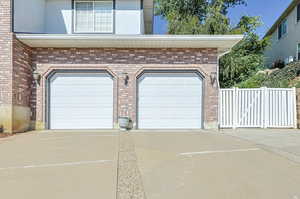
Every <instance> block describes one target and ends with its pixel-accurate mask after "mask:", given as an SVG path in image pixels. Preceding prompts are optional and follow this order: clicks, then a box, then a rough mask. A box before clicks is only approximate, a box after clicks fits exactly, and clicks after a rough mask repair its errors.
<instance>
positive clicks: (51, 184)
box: [0, 132, 118, 199]
mask: <svg viewBox="0 0 300 199" xmlns="http://www.w3.org/2000/svg"><path fill="white" fill-rule="evenodd" d="M117 155H118V136H117V134H116V133H98V132H59V133H28V134H22V135H19V136H14V137H10V138H7V139H3V140H2V139H1V140H0V194H1V197H0V198H9V199H21V198H24V199H29V198H30V199H41V198H43V199H54V198H57V199H60V198H61V199H67V198H70V199H71V198H72V199H77V198H78V199H83V198H95V199H96V198H97V199H99V198H105V199H112V198H115V197H116V184H117V183H116V181H117V176H116V170H117Z"/></svg>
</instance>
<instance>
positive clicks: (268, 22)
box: [154, 0, 292, 37]
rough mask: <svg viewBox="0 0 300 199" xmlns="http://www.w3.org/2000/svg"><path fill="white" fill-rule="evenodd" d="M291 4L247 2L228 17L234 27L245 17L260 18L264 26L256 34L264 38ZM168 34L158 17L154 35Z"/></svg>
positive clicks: (282, 1) (279, 0) (268, 0)
mask: <svg viewBox="0 0 300 199" xmlns="http://www.w3.org/2000/svg"><path fill="white" fill-rule="evenodd" d="M291 2H292V0H247V6H236V7H234V8H231V9H230V10H229V14H228V16H229V17H230V19H231V24H233V25H234V24H236V23H237V22H238V21H239V19H240V17H241V16H243V15H249V16H260V17H261V20H262V22H263V25H262V26H261V27H260V28H258V29H257V31H256V32H257V34H259V35H260V36H261V37H263V36H264V35H265V33H266V32H267V31H268V29H269V28H270V27H271V26H272V25H273V23H274V22H275V21H276V20H277V19H278V17H279V16H280V15H281V14H282V13H283V11H284V10H285V9H286V8H287V7H288V5H289V4H290V3H291ZM166 32H167V22H166V21H165V20H164V19H163V18H162V17H160V16H156V17H155V19H154V33H155V34H165V33H166Z"/></svg>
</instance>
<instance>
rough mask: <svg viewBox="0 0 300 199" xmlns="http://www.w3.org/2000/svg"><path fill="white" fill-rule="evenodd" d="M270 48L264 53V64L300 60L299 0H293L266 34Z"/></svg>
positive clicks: (269, 64)
mask: <svg viewBox="0 0 300 199" xmlns="http://www.w3.org/2000/svg"><path fill="white" fill-rule="evenodd" d="M265 37H270V46H269V47H268V48H267V49H266V51H265V64H266V66H268V67H270V66H272V64H273V63H275V62H276V61H283V62H285V63H289V62H291V61H295V60H300V0H293V1H292V3H291V4H290V5H289V6H288V8H287V9H286V10H285V11H284V12H283V14H282V15H281V16H280V17H279V18H278V19H277V21H276V22H275V23H274V24H273V26H272V27H271V28H270V29H269V31H268V32H267V33H266V35H265Z"/></svg>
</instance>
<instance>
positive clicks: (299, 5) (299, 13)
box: [297, 3, 300, 22]
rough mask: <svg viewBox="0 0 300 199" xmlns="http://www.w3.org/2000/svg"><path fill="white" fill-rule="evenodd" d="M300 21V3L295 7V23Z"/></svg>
mask: <svg viewBox="0 0 300 199" xmlns="http://www.w3.org/2000/svg"><path fill="white" fill-rule="evenodd" d="M299 21H300V3H299V4H298V6H297V22H299Z"/></svg>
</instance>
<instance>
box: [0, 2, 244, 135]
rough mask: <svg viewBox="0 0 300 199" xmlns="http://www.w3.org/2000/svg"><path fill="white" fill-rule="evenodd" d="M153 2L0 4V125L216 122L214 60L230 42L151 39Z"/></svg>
mask: <svg viewBox="0 0 300 199" xmlns="http://www.w3.org/2000/svg"><path fill="white" fill-rule="evenodd" d="M152 33H153V0H1V1H0V125H1V126H2V127H3V129H4V131H6V132H22V131H26V130H28V129H114V128H118V118H119V117H129V118H130V119H131V120H132V123H133V128H136V129H137V128H138V129H200V128H217V125H218V88H219V87H218V58H219V57H220V56H221V55H222V54H224V53H226V52H228V51H229V50H230V49H231V48H232V46H234V45H235V44H236V43H237V42H239V41H240V40H241V39H242V36H240V35H226V36H225V35H216V36H208V35H196V36H191V35H153V34H152Z"/></svg>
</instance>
